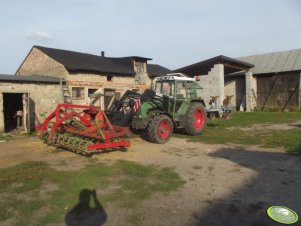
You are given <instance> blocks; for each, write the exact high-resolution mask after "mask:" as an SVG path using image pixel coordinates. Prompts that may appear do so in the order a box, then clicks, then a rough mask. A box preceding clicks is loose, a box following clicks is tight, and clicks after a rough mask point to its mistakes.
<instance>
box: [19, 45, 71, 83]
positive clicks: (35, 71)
mask: <svg viewBox="0 0 301 226" xmlns="http://www.w3.org/2000/svg"><path fill="white" fill-rule="evenodd" d="M67 74H68V71H67V70H66V69H65V67H64V66H63V65H62V64H60V63H58V62H57V61H55V60H53V59H52V58H50V57H48V56H47V55H46V54H44V53H43V52H42V51H40V50H39V49H37V48H35V47H33V49H32V51H31V52H30V53H29V55H28V56H27V58H26V59H25V61H24V62H23V63H22V65H21V66H20V67H19V69H18V71H17V72H16V75H43V76H53V77H60V78H63V77H65V76H66V75H67Z"/></svg>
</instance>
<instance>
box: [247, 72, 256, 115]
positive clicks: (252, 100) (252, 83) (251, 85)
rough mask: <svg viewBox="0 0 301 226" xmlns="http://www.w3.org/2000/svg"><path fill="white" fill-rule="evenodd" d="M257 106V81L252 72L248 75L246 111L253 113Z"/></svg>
mask: <svg viewBox="0 0 301 226" xmlns="http://www.w3.org/2000/svg"><path fill="white" fill-rule="evenodd" d="M256 105H257V81H256V78H255V77H254V76H253V74H252V72H250V71H249V72H247V73H246V111H253V110H254V109H255V108H256Z"/></svg>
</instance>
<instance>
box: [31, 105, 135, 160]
mask: <svg viewBox="0 0 301 226" xmlns="http://www.w3.org/2000/svg"><path fill="white" fill-rule="evenodd" d="M36 130H37V131H39V132H40V138H41V139H43V140H44V141H45V142H47V143H49V144H51V145H54V146H59V147H64V148H67V149H69V150H71V151H74V152H76V153H80V154H84V155H91V154H93V153H98V152H102V151H104V150H105V149H112V148H116V147H128V146H129V145H130V143H129V141H127V140H122V139H121V137H124V136H125V135H126V132H127V131H128V129H127V128H126V127H121V126H115V125H111V123H110V121H109V120H108V118H107V116H106V114H105V113H104V112H103V111H101V110H100V109H99V108H97V107H95V106H89V105H76V104H59V105H58V106H57V107H56V109H55V110H54V111H53V112H52V113H51V114H50V115H49V116H48V117H47V118H46V119H45V121H44V122H43V124H41V125H39V126H37V127H36Z"/></svg>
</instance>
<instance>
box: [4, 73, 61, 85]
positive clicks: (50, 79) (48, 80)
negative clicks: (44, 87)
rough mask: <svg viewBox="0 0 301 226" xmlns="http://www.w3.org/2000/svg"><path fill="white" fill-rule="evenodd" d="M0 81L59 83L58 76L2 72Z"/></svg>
mask: <svg viewBox="0 0 301 226" xmlns="http://www.w3.org/2000/svg"><path fill="white" fill-rule="evenodd" d="M0 81H8V82H30V83H60V79H59V78H56V77H49V76H38V75H30V76H27V75H26V76H25V75H22V76H17V75H2V74H0ZM62 81H63V82H65V80H62Z"/></svg>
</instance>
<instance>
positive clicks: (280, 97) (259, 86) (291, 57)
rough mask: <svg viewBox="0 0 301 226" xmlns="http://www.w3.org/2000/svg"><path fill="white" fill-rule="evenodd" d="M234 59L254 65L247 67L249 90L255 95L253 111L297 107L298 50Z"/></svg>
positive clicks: (300, 87) (300, 60)
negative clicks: (250, 77)
mask: <svg viewBox="0 0 301 226" xmlns="http://www.w3.org/2000/svg"><path fill="white" fill-rule="evenodd" d="M238 59H239V60H242V61H245V62H248V63H251V64H254V65H255V66H254V68H252V69H251V70H250V71H251V72H252V73H253V76H254V78H255V80H254V83H255V84H254V86H253V88H250V89H251V90H249V92H251V93H253V94H252V95H254V97H255V98H256V105H257V106H256V109H257V110H260V111H263V110H264V111H275V110H277V111H279V110H280V111H296V110H297V111H300V110H301V107H300V106H301V95H300V94H301V85H300V84H301V83H300V80H301V49H294V50H288V51H281V52H272V53H266V54H258V55H253V56H246V57H240V58H238ZM246 92H247V90H246Z"/></svg>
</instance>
